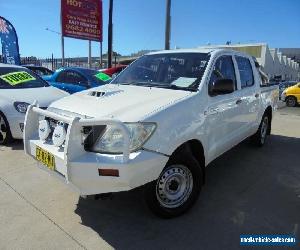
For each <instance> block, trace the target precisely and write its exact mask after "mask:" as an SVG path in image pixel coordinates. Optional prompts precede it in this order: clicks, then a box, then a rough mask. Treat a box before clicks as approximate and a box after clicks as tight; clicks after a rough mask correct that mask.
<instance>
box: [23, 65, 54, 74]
mask: <svg viewBox="0 0 300 250" xmlns="http://www.w3.org/2000/svg"><path fill="white" fill-rule="evenodd" d="M22 66H23V67H25V68H27V69H30V70H31V71H33V72H34V73H36V74H37V75H39V76H48V75H52V74H53V71H52V70H50V69H48V68H46V67H42V66H35V65H22Z"/></svg>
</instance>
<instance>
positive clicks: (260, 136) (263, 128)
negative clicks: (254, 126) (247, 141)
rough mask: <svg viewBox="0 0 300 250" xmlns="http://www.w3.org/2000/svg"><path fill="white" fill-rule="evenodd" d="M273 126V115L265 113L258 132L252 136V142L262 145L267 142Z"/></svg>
mask: <svg viewBox="0 0 300 250" xmlns="http://www.w3.org/2000/svg"><path fill="white" fill-rule="evenodd" d="M270 128H271V117H270V116H269V115H268V114H266V113H265V114H264V115H263V117H262V119H261V122H260V125H259V128H258V130H257V132H256V133H255V134H254V135H253V136H252V138H251V139H252V142H253V143H254V145H256V146H259V147H262V146H263V145H264V144H265V143H266V139H267V136H268V134H269V133H270Z"/></svg>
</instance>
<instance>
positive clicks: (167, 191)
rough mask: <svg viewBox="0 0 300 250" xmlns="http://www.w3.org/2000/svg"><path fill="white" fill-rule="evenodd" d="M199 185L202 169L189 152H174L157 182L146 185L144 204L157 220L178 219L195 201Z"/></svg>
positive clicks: (201, 181) (199, 188)
mask: <svg viewBox="0 0 300 250" xmlns="http://www.w3.org/2000/svg"><path fill="white" fill-rule="evenodd" d="M202 184H203V173H202V169H201V166H200V165H199V163H198V161H197V160H196V159H195V157H194V156H193V155H192V153H189V152H185V153H183V152H180V153H176V152H175V155H174V156H171V158H170V160H169V161H168V163H167V165H166V167H165V168H164V169H163V171H162V172H161V174H160V176H159V177H158V179H157V180H156V181H153V182H151V183H149V184H147V185H146V187H145V198H146V203H147V205H148V206H149V208H150V210H152V212H153V213H154V214H156V215H157V216H159V217H162V218H172V217H177V216H179V215H181V214H183V213H184V212H186V211H187V210H188V209H189V208H190V207H191V206H192V205H193V204H194V203H195V202H196V200H197V198H198V196H199V193H200V191H201V186H202Z"/></svg>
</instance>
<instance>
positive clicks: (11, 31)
mask: <svg viewBox="0 0 300 250" xmlns="http://www.w3.org/2000/svg"><path fill="white" fill-rule="evenodd" d="M0 40H1V46H2V57H3V62H4V63H8V64H16V65H20V64H21V60H20V53H19V44H18V37H17V33H16V30H15V28H14V26H12V24H11V23H10V22H9V21H7V20H6V19H5V18H3V17H1V16H0Z"/></svg>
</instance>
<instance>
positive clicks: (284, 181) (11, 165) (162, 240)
mask: <svg viewBox="0 0 300 250" xmlns="http://www.w3.org/2000/svg"><path fill="white" fill-rule="evenodd" d="M299 149H300V108H299V107H298V108H283V109H280V110H279V111H278V114H277V115H276V117H275V118H274V122H273V130H272V136H271V137H270V138H269V141H268V142H267V144H266V145H265V147H263V148H260V149H258V148H255V147H253V146H251V145H249V143H248V142H247V141H246V142H243V143H241V144H240V145H238V146H237V147H235V148H234V149H232V150H231V151H229V152H228V153H226V154H225V155H223V156H221V157H220V158H218V159H217V160H215V161H214V162H212V163H211V164H210V166H208V168H207V180H206V185H205V187H204V188H203V192H202V193H201V196H200V198H199V200H198V202H197V203H196V205H195V206H194V208H193V209H192V210H190V211H189V212H188V213H187V214H185V215H183V216H181V217H179V218H176V219H172V220H162V219H159V218H156V217H155V216H153V215H152V214H151V213H150V212H149V211H148V209H147V207H146V205H145V204H144V202H143V190H142V189H141V188H140V189H137V190H133V191H130V192H123V193H118V194H116V195H114V197H113V199H112V200H105V201H102V200H98V201H95V200H89V199H87V200H86V199H82V198H79V196H78V195H77V194H75V193H73V192H72V191H70V190H69V189H68V188H66V187H65V186H64V185H63V184H62V183H61V182H60V181H58V180H56V179H54V178H53V177H51V176H49V175H48V174H47V173H46V172H44V171H42V170H40V169H38V168H36V166H35V162H34V160H32V159H31V158H29V157H27V156H25V155H24V153H23V145H22V143H21V142H16V143H14V144H12V145H9V147H0V249H112V248H117V249H200V248H201V249H239V248H240V247H239V236H240V234H247V233H249V234H266V233H268V234H272V233H281V234H296V235H297V236H298V240H300V212H299V211H300V168H299ZM298 248H300V246H298ZM268 249H270V248H268Z"/></svg>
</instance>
